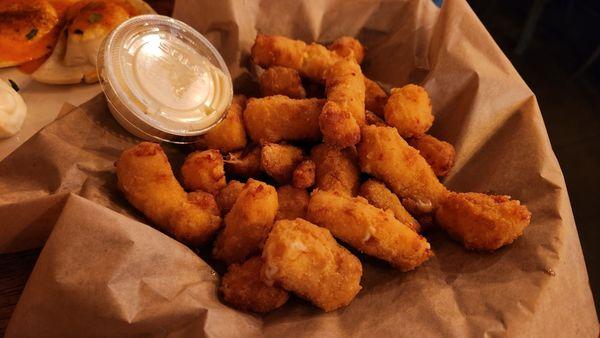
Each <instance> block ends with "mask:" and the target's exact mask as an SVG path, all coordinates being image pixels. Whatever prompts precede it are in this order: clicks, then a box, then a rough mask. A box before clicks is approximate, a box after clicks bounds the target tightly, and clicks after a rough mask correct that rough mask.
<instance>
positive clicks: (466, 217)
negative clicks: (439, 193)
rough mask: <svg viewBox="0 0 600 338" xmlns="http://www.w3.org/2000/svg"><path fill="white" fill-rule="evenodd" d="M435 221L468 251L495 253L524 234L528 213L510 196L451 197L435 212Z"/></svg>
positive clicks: (528, 220) (452, 194)
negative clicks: (492, 251) (493, 251)
mask: <svg viewBox="0 0 600 338" xmlns="http://www.w3.org/2000/svg"><path fill="white" fill-rule="evenodd" d="M435 220H436V221H437V223H438V224H439V225H440V226H441V227H442V228H443V229H444V230H446V231H447V232H448V233H449V234H450V236H451V237H453V238H455V239H456V240H457V241H459V242H462V243H463V244H464V246H465V247H466V248H468V249H476V250H496V249H498V248H500V247H502V246H504V245H507V244H510V243H512V242H513V241H514V240H515V239H517V238H518V237H519V236H521V235H522V234H523V229H525V227H527V225H529V222H530V221H531V213H530V212H529V210H527V207H525V206H524V205H521V203H520V202H519V201H517V200H511V199H510V197H509V196H499V195H491V196H490V195H485V194H480V193H473V192H471V193H451V194H450V195H448V197H447V198H446V199H445V200H444V201H443V202H442V203H441V204H440V206H439V208H438V209H437V211H436V213H435Z"/></svg>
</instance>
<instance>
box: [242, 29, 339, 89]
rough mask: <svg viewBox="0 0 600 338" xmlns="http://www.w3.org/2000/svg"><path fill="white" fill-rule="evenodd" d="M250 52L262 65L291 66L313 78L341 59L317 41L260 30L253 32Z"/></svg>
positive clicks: (322, 73) (258, 63)
mask: <svg viewBox="0 0 600 338" xmlns="http://www.w3.org/2000/svg"><path fill="white" fill-rule="evenodd" d="M250 53H251V54H252V60H253V61H254V63H256V64H257V65H259V66H261V67H264V68H268V67H271V66H281V67H287V68H292V69H295V70H297V71H298V72H299V73H300V74H301V75H302V76H305V77H308V78H309V79H312V80H315V81H321V80H322V79H323V78H324V75H325V71H326V70H327V69H328V68H329V67H331V66H333V64H334V63H336V62H337V61H338V60H339V59H341V57H340V56H339V55H337V54H336V53H334V52H332V51H330V50H328V49H327V48H325V46H323V45H320V44H318V43H311V44H306V43H305V42H303V41H300V40H294V39H290V38H286V37H284V36H278V35H263V34H258V35H257V36H256V40H255V41H254V45H253V46H252V49H251V51H250Z"/></svg>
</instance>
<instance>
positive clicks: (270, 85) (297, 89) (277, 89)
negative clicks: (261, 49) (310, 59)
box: [258, 66, 306, 99]
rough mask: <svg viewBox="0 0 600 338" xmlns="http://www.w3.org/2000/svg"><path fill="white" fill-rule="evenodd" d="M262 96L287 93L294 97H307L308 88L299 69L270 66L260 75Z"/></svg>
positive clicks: (288, 95) (286, 94)
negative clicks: (303, 84)
mask: <svg viewBox="0 0 600 338" xmlns="http://www.w3.org/2000/svg"><path fill="white" fill-rule="evenodd" d="M258 84H259V86H260V93H261V94H262V96H273V95H285V96H287V97H290V98H292V99H304V98H306V90H305V89H304V87H303V86H302V79H301V78H300V74H298V71H297V70H295V69H292V68H286V67H279V66H273V67H269V68H268V69H267V70H265V71H264V72H263V73H262V74H260V76H259V77H258Z"/></svg>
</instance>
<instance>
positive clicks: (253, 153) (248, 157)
mask: <svg viewBox="0 0 600 338" xmlns="http://www.w3.org/2000/svg"><path fill="white" fill-rule="evenodd" d="M260 150H261V148H260V147H258V146H254V145H252V146H249V147H247V148H246V149H244V150H238V151H235V152H233V153H230V154H229V155H227V157H226V159H225V160H224V162H225V172H226V173H227V174H228V175H233V176H240V177H254V176H257V175H258V174H259V173H260Z"/></svg>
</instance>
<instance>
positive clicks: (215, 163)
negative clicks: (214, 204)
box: [181, 149, 227, 194]
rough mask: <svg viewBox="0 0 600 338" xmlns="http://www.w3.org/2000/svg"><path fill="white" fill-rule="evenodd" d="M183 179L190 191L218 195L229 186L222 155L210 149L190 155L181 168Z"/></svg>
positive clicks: (184, 184)
mask: <svg viewBox="0 0 600 338" xmlns="http://www.w3.org/2000/svg"><path fill="white" fill-rule="evenodd" d="M181 178H182V181H183V186H184V187H185V188H186V189H188V190H191V191H195V190H203V191H207V192H209V193H211V194H216V193H217V192H219V190H221V189H222V188H223V187H225V185H227V182H226V179H225V164H224V162H223V157H222V156H221V153H220V152H219V151H218V150H215V149H210V150H205V151H195V152H193V153H191V154H189V155H188V156H187V157H186V159H185V162H183V165H182V166H181Z"/></svg>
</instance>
